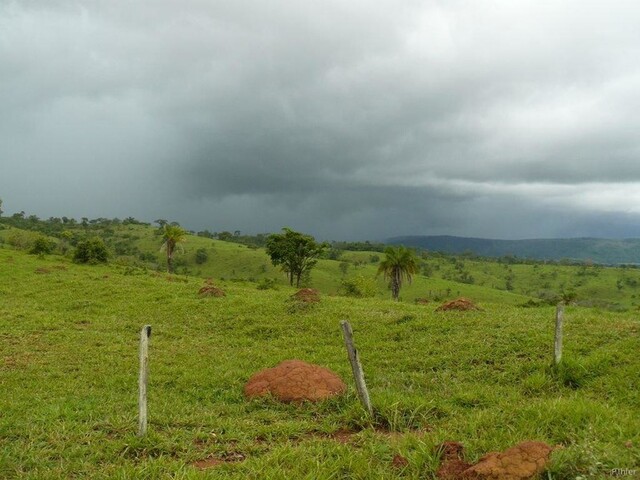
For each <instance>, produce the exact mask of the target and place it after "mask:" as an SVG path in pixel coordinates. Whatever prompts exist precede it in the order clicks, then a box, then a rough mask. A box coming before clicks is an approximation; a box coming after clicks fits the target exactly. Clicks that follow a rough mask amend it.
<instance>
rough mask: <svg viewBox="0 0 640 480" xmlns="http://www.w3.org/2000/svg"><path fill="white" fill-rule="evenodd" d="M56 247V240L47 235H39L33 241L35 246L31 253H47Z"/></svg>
mask: <svg viewBox="0 0 640 480" xmlns="http://www.w3.org/2000/svg"><path fill="white" fill-rule="evenodd" d="M55 247H56V242H54V241H52V240H49V239H48V238H47V237H45V236H39V237H38V238H36V239H35V241H34V242H33V246H32V247H31V250H29V253H31V254H32V255H47V254H49V253H51V252H53V249H54V248H55Z"/></svg>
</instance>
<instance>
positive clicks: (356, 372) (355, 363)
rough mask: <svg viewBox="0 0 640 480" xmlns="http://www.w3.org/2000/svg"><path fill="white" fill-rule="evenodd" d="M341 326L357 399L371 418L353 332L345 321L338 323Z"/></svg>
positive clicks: (369, 404) (367, 392)
mask: <svg viewBox="0 0 640 480" xmlns="http://www.w3.org/2000/svg"><path fill="white" fill-rule="evenodd" d="M340 325H341V326H342V333H343V335H344V344H345V346H346V347H347V354H348V355H349V362H350V363H351V371H352V372H353V378H354V380H355V381H356V390H357V391H358V397H359V398H360V402H361V403H362V406H363V407H364V409H365V410H366V411H367V413H368V414H369V415H370V416H373V408H372V407H371V400H370V399H369V391H368V390H367V384H366V383H365V381H364V373H363V372H362V364H361V363H360V357H359V356H358V350H356V347H355V345H354V344H353V330H352V329H351V325H350V324H349V322H347V321H346V320H342V321H341V322H340Z"/></svg>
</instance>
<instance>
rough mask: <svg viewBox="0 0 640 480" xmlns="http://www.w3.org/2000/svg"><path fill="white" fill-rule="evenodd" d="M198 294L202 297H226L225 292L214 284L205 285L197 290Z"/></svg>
mask: <svg viewBox="0 0 640 480" xmlns="http://www.w3.org/2000/svg"><path fill="white" fill-rule="evenodd" d="M198 295H200V296H202V297H226V296H227V294H226V293H224V291H223V290H221V289H220V288H218V287H216V286H214V285H205V286H204V287H202V288H201V289H200V290H198Z"/></svg>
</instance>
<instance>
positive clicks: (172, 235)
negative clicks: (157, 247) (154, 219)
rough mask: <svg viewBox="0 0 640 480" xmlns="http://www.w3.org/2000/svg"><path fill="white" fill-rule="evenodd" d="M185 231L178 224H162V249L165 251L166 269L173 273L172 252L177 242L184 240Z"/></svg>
mask: <svg viewBox="0 0 640 480" xmlns="http://www.w3.org/2000/svg"><path fill="white" fill-rule="evenodd" d="M186 236H187V232H186V230H184V229H183V228H182V227H181V226H180V225H169V224H165V225H164V230H163V235H162V239H163V240H164V243H163V244H162V249H164V250H165V251H166V252H167V271H168V272H169V273H173V254H174V253H175V250H176V247H177V246H178V244H180V243H182V242H184V241H185V240H186Z"/></svg>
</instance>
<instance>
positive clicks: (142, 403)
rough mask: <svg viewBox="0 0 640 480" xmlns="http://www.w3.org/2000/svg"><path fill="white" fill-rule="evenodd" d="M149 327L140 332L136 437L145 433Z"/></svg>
mask: <svg viewBox="0 0 640 480" xmlns="http://www.w3.org/2000/svg"><path fill="white" fill-rule="evenodd" d="M150 336H151V325H145V326H144V327H142V330H141V331H140V376H139V377H138V436H140V437H142V436H144V435H146V433H147V382H148V381H149V337H150Z"/></svg>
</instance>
